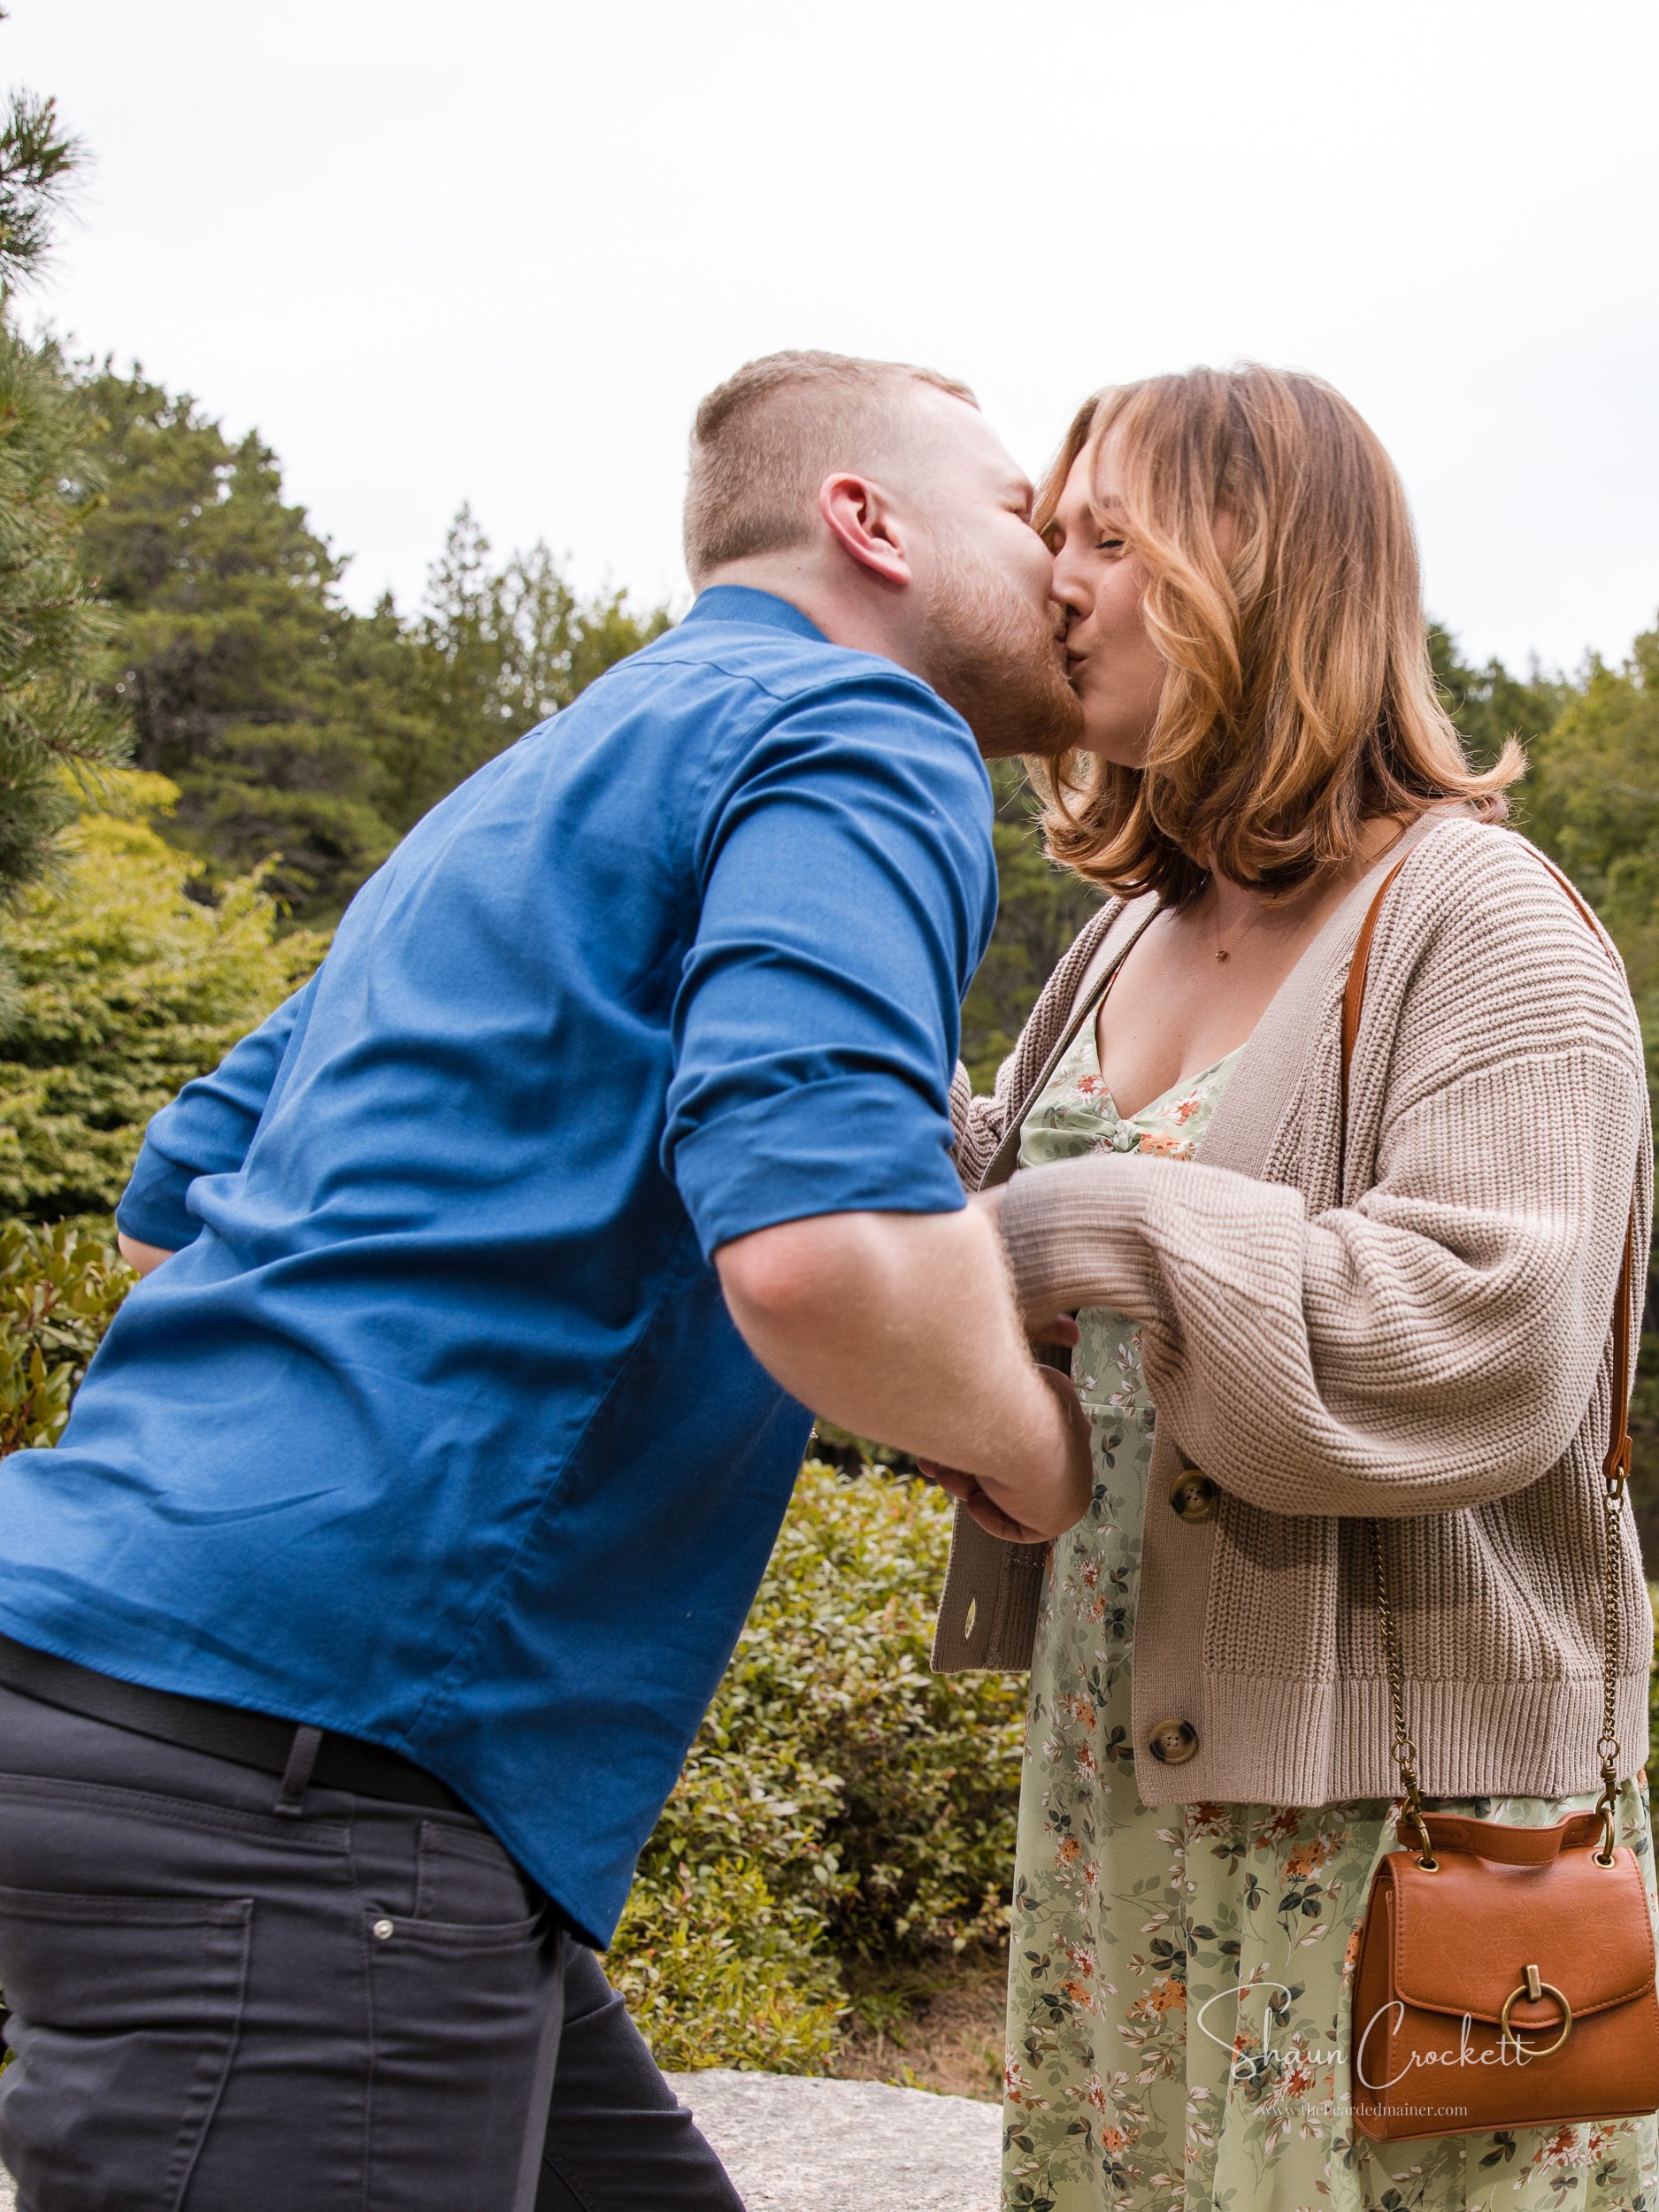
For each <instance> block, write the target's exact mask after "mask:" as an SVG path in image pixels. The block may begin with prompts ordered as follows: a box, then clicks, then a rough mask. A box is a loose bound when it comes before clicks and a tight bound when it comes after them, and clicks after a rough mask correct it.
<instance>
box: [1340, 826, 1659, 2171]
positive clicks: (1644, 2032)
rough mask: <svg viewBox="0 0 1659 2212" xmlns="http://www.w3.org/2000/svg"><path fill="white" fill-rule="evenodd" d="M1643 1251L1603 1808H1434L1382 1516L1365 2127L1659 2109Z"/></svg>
mask: <svg viewBox="0 0 1659 2212" xmlns="http://www.w3.org/2000/svg"><path fill="white" fill-rule="evenodd" d="M1403 865H1404V863H1403V862H1402V863H1401V866H1403ZM1546 865H1548V863H1546ZM1399 872H1400V871H1399V868H1395V869H1394V871H1393V872H1391V873H1390V874H1389V876H1388V877H1387V878H1386V880H1385V882H1384V884H1383V887H1382V888H1381V890H1380V891H1379V892H1378V894H1377V896H1376V898H1375V899H1374V900H1373V901H1372V902H1371V910H1370V911H1369V913H1368V914H1367V915H1366V917H1365V920H1364V923H1363V926H1362V927H1361V930H1360V933H1359V937H1358V940H1357V941H1356V945H1355V948H1354V959H1353V964H1352V965H1351V966H1350V968H1349V971H1348V989H1347V993H1346V995H1345V996H1344V999H1343V1002H1342V1119H1343V1125H1344V1133H1346V1125H1347V1120H1348V1064H1349V1062H1350V1060H1351V1058H1352V1056H1353V1050H1354V1041H1355V1039H1356V1036H1357V1035H1358V1033H1359V1019H1360V1010H1361V1007H1362V1004H1363V999H1364V992H1365V972H1366V968H1367V966H1368V964H1369V963H1370V958H1371V935H1372V932H1373V931H1374V929H1375V927H1376V925H1377V917H1378V915H1379V911H1380V910H1381V907H1382V902H1383V900H1384V899H1385V898H1386V895H1387V893H1388V889H1389V886H1390V885H1391V884H1392V883H1393V882H1394V877H1395V876H1396V875H1398V873H1399ZM1550 872H1551V874H1552V875H1555V877H1556V879H1557V880H1558V881H1559V882H1560V883H1561V884H1562V885H1563V888H1564V889H1565V890H1566V892H1567V893H1568V895H1569V896H1570V897H1571V900H1572V902H1573V904H1574V905H1575V907H1577V909H1578V912H1579V913H1580V914H1581V915H1582V916H1583V917H1584V918H1585V920H1586V923H1588V924H1590V926H1592V927H1594V923H1593V921H1592V919H1591V916H1590V912H1589V909H1588V908H1587V907H1586V905H1585V903H1584V901H1583V900H1582V899H1581V898H1580V897H1579V896H1578V893H1577V892H1576V891H1575V890H1574V889H1573V887H1572V886H1571V884H1570V883H1569V882H1568V881H1567V879H1566V878H1565V877H1564V876H1563V875H1561V874H1560V872H1559V871H1558V870H1556V869H1555V868H1551V869H1550ZM1635 1257H1636V1255H1635V1224H1634V1219H1633V1217H1632V1223H1631V1225H1630V1227H1629V1228H1628V1229H1627V1230H1626V1232H1625V1236H1624V1262H1623V1264H1622V1266H1621V1268H1620V1271H1619V1279H1618V1291H1617V1297H1616V1299H1615V1302H1614V1362H1613V1418H1612V1435H1611V1437H1610V1439H1609V1443H1608V1448H1607V1457H1606V1460H1605V1462H1604V1463H1603V1467H1602V1482H1603V1499H1602V1508H1603V1520H1604V1526H1605V1541H1606V1549H1605V1559H1606V1575H1605V1578H1604V1582H1603V1640H1602V1660H1603V1664H1602V1682H1603V1705H1602V1719H1601V1736H1600V1738H1599V1740H1598V1741H1597V1745H1596V1749H1597V1752H1598V1754H1599V1755H1600V1758H1601V1797H1600V1799H1599V1801H1598V1802H1597V1804H1596V1807H1595V1809H1594V1811H1591V1812H1585V1813H1577V1814H1572V1815H1570V1816H1567V1817H1566V1818H1564V1819H1562V1820H1558V1821H1557V1822H1556V1823H1555V1826H1554V1827H1552V1828H1511V1827H1508V1826H1506V1825H1504V1824H1502V1822H1499V1821H1491V1820H1471V1819H1467V1818H1464V1817H1463V1816H1461V1815H1457V1814H1452V1813H1434V1812H1429V1811H1426V1810H1425V1808H1424V1804H1423V1800H1422V1794H1421V1792H1420V1789H1419V1787H1418V1782H1417V1746H1416V1744H1415V1743H1414V1742H1413V1741H1412V1740H1411V1737H1410V1736H1409V1733H1408V1732H1407V1729H1406V1724H1405V1703H1404V1696H1403V1692H1402V1671H1401V1663H1400V1649H1399V1642H1398V1639H1397V1637H1396V1634H1395V1629H1394V1612H1393V1609H1392V1607H1391V1605H1390V1603H1389V1596H1388V1576H1387V1569H1386V1557H1385V1547H1384V1541H1383V1525H1382V1523H1381V1522H1380V1521H1379V1520H1372V1522H1371V1555H1372V1561H1373V1563H1374V1567H1375V1571H1376V1583H1377V1613H1378V1620H1379V1625H1380V1628H1381V1632H1382V1641H1383V1651H1384V1655H1385V1657H1386V1661H1387V1666H1388V1688H1389V1694H1390V1697H1391V1699H1392V1703H1393V1718H1394V1741H1393V1747H1392V1748H1393V1752H1394V1759H1395V1762H1396V1763H1397V1764H1398V1766H1399V1769H1400V1778H1401V1783H1402V1791H1403V1796H1404V1804H1403V1807H1402V1811H1401V1814H1400V1827H1401V1829H1402V1832H1405V1833H1407V1834H1409V1835H1410V1836H1412V1837H1413V1838H1414V1839H1415V1840H1414V1841H1413V1842H1412V1843H1410V1844H1409V1845H1405V1846H1402V1847H1401V1848H1400V1849H1398V1850H1394V1851H1390V1852H1389V1853H1387V1854H1386V1856H1385V1857H1384V1859H1383V1860H1382V1862H1381V1863H1380V1865H1379V1867H1378V1869H1377V1871H1376V1874H1375V1875H1374V1877H1373V1878H1372V1881H1371V1893H1370V1895H1369V1896H1368V1898H1367V1900H1366V1904H1365V1918H1364V1923H1363V1927H1362V1930H1361V1933H1360V1946H1359V1955H1358V1959H1357V1962H1356V1970H1355V1984H1354V2005H1353V2021H1352V2028H1351V2035H1350V2052H1349V2084H1350V2088H1349V2094H1350V2101H1351V2106H1352V2111H1353V2118H1354V2125H1355V2126H1356V2128H1357V2129H1358V2130H1359V2131H1361V2132H1362V2133H1363V2134H1365V2135H1368V2136H1370V2137H1371V2138H1372V2139H1373V2140H1375V2141H1378V2142H1398V2141H1402V2140H1405V2139H1410V2138H1414V2137H1417V2136H1427V2135H1468V2134H1476V2133H1481V2134H1484V2133H1486V2132H1488V2131H1492V2130H1495V2129H1507V2128H1539V2127H1542V2128H1552V2127H1566V2126H1576V2125H1577V2124H1579V2123H1580V2122H1583V2121H1586V2120H1624V2119H1632V2118H1634V2117H1637V2116H1641V2115H1645V2114H1647V2113H1650V2112H1653V2111H1655V2110H1656V2109H1659V1990H1656V1989H1655V1957H1654V1927H1653V1920H1652V1916H1650V1914H1649V1912H1648V1909H1647V1890H1646V1887H1645V1885H1644V1883H1643V1879H1642V1871H1641V1867H1640V1863H1639V1862H1638V1860H1637V1858H1636V1856H1635V1855H1634V1853H1633V1852H1632V1851H1631V1850H1630V1848H1629V1847H1627V1846H1626V1845H1624V1844H1620V1843H1617V1842H1615V1840H1614V1834H1615V1828H1614V1822H1615V1814H1616V1809H1617V1790H1618V1759H1619V1746H1618V1740H1617V1737H1616V1736H1615V1734H1614V1732H1613V1730H1614V1689H1615V1683H1616V1680H1617V1672H1618V1662H1619V1633H1618V1575H1619V1525H1620V1513H1621V1507H1622V1503H1623V1500H1624V1485H1625V1481H1626V1479H1627V1478H1628V1475H1629V1472H1630V1380H1631V1376H1630V1339H1631V1323H1632V1317H1633V1316H1632V1284H1633V1280H1634V1273H1635Z"/></svg>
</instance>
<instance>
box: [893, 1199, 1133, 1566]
mask: <svg viewBox="0 0 1659 2212" xmlns="http://www.w3.org/2000/svg"><path fill="white" fill-rule="evenodd" d="M1002 1195H1003V1194H1002V1188H1001V1187H1000V1186H999V1187H997V1188H995V1189H994V1190H987V1191H980V1192H978V1193H976V1194H974V1195H973V1196H972V1198H971V1199H970V1201H969V1203H970V1204H971V1205H972V1206H975V1207H977V1208H978V1209H979V1210H980V1211H982V1212H984V1213H987V1214H988V1215H989V1216H990V1217H991V1221H992V1225H993V1226H995V1225H996V1224H997V1218H998V1216H999V1215H1000V1214H1001V1212H1002ZM1026 1334H1027V1336H1028V1338H1029V1340H1030V1341H1031V1343H1032V1344H1033V1347H1035V1346H1038V1345H1055V1346H1063V1347H1064V1348H1066V1349H1067V1350H1071V1348H1074V1347H1075V1345H1076V1344H1077V1341H1078V1325H1077V1323H1076V1321H1075V1320H1074V1319H1073V1318H1072V1317H1071V1315H1070V1314H1069V1313H1061V1314H1055V1315H1053V1316H1052V1317H1049V1318H1048V1320H1045V1321H1041V1322H1038V1323H1036V1324H1034V1325H1027V1330H1026ZM1037 1372H1038V1374H1039V1376H1040V1377H1041V1379H1042V1381H1043V1382H1044V1383H1045V1384H1047V1386H1048V1387H1049V1388H1050V1389H1051V1390H1052V1391H1053V1392H1054V1394H1055V1395H1056V1398H1057V1399H1059V1400H1060V1402H1061V1404H1062V1406H1063V1408H1064V1410H1065V1413H1066V1416H1067V1420H1066V1429H1067V1444H1068V1446H1069V1451H1068V1458H1069V1459H1070V1461H1071V1468H1070V1476H1071V1486H1072V1487H1073V1488H1074V1489H1075V1488H1077V1487H1078V1486H1079V1484H1080V1486H1081V1492H1080V1497H1079V1512H1081V1511H1082V1509H1083V1508H1084V1507H1085V1506H1086V1505H1087V1497H1088V1491H1089V1488H1090V1486H1092V1482H1093V1464H1092V1459H1091V1455H1090V1438H1089V1428H1088V1418H1087V1415H1086V1414H1085V1413H1084V1411H1083V1407H1082V1403H1081V1401H1080V1400H1079V1397H1078V1394H1077V1392H1076V1390H1075V1388H1074V1387H1073V1386H1072V1384H1071V1378H1070V1377H1069V1376H1067V1375H1063V1374H1062V1373H1061V1372H1060V1371H1059V1370H1058V1369H1057V1368H1053V1367H1045V1366H1041V1365H1040V1366H1039V1367H1038V1369H1037ZM917 1466H918V1468H919V1470H920V1471H921V1472H922V1474H923V1475H924V1476H925V1477H926V1479H927V1480H928V1481H929V1482H933V1483H937V1484H938V1486H939V1487H940V1488H941V1490H943V1491H944V1492H945V1493H946V1494H948V1495H949V1496H950V1497H953V1498H956V1499H958V1500H960V1502H962V1504H963V1505H964V1506H965V1507H966V1509H967V1510H968V1513H969V1515H970V1517H972V1519H973V1520H975V1521H977V1522H978V1523H979V1526H980V1527H981V1528H982V1529H984V1530H985V1531H986V1532H987V1534H989V1535H992V1536H995V1537H998V1538H1000V1539H1001V1540H1002V1542H1003V1543H1005V1544H1041V1543H1045V1542H1047V1541H1048V1540H1049V1539H1048V1531H1046V1530H1043V1529H1037V1528H1032V1527H1029V1526H1027V1525H1025V1523H1023V1522H1021V1521H1018V1520H1017V1519H1015V1518H1014V1517H1013V1516H1012V1515H1011V1514H1010V1513H1007V1512H1005V1511H1004V1510H1003V1509H1002V1507H1001V1506H1000V1505H998V1504H997V1503H996V1502H995V1499H993V1498H992V1497H991V1496H990V1495H989V1494H988V1493H987V1491H986V1489H985V1488H984V1486H983V1485H982V1484H981V1483H980V1481H979V1477H978V1476H977V1475H972V1474H969V1473H968V1472H967V1471H965V1470H964V1469H963V1468H960V1467H947V1466H945V1465H943V1464H941V1462H939V1461H938V1460H934V1459H918V1461H917Z"/></svg>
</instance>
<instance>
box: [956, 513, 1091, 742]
mask: <svg viewBox="0 0 1659 2212" xmlns="http://www.w3.org/2000/svg"><path fill="white" fill-rule="evenodd" d="M926 677H927V680H928V682H929V683H931V684H932V685H933V689H934V690H935V691H936V692H937V693H938V694H939V695H940V697H941V699H943V700H944V701H945V702H946V703H947V704H948V705H949V706H953V707H955V709H956V712H957V713H958V714H959V715H960V716H961V717H962V718H963V720H964V722H965V723H966V724H967V726H968V727H969V728H970V729H971V730H972V732H973V734H974V737H975V739H976V740H977V741H978V743H979V750H980V752H981V753H982V754H983V755H984V757H985V758H986V759H987V760H1004V759H1007V758H1008V757H1010V755H1012V754H1016V753H1041V754H1045V755H1048V756H1053V755H1055V754H1056V753H1064V752H1069V751H1070V750H1071V748H1072V746H1074V745H1076V744H1077V743H1078V741H1079V739H1080V738H1081V736H1082V734H1083V710H1082V708H1081V707H1080V706H1079V703H1078V698H1077V694H1076V693H1075V692H1074V691H1073V690H1072V688H1071V685H1070V684H1069V683H1068V682H1067V681H1066V679H1065V671H1064V667H1063V666H1062V664H1061V659H1060V652H1059V648H1058V645H1057V643H1056V634H1055V624H1054V618H1053V617H1052V616H1051V615H1050V614H1049V613H1048V611H1046V610H1043V611H1039V610H1038V609H1037V608H1035V607H1033V605H1032V604H1031V603H1030V602H1029V600H1026V599H1023V598H1021V597H1020V596H1019V595H1018V593H1017V592H1016V591H1015V589H1014V588H1013V587H1012V586H1011V585H1010V583H1008V582H1007V581H1006V580H1004V579H1003V578H1002V577H1001V576H1000V575H998V574H997V573H996V572H995V571H987V570H986V569H985V568H984V567H983V566H976V565H975V564H974V563H973V562H972V560H970V559H967V558H964V557H963V556H962V555H961V554H960V553H959V552H956V551H953V550H952V549H949V548H941V580H940V582H939V584H938V586H937V587H936V588H935V590H934V593H933V603H932V605H931V606H930V607H929V609H928V612H927V667H926Z"/></svg>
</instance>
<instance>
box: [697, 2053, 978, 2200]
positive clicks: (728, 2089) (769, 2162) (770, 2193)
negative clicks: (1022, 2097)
mask: <svg viewBox="0 0 1659 2212" xmlns="http://www.w3.org/2000/svg"><path fill="white" fill-rule="evenodd" d="M668 2078H669V2080H670V2081H671V2082H672V2084H673V2088H674V2094H675V2095H676V2096H677V2097H678V2098H679V2099H680V2102H681V2103H682V2104H686V2105H689V2106H690V2108H691V2109H692V2111H693V2113H694V2114H695V2116H696V2121H697V2125H698V2126H699V2127H700V2128H701V2129H702V2130H703V2133H704V2134H705V2135H706V2136H707V2137H708V2139H709V2140H710V2143H712V2144H713V2146H714V2147H715V2149H716V2150H717V2151H718V2153H719V2154H720V2156H721V2157H722V2158H723V2159H724V2160H725V2162H726V2167H727V2169H728V2170H729V2171H730V2173H731V2176H732V2179H733V2182H735V2184H736V2185H737V2190H738V2193H739V2195H740V2196H741V2198H742V2199H743V2201H744V2203H745V2204H746V2205H747V2206H748V2208H749V2212H855V2208H856V2212H997V2201H998V2195H999V2186H998V2184H999V2171H998V2166H999V2156H1000V2152H1001V2147H1002V2108H1001V2107H1000V2106H998V2105H994V2104H979V2103H978V2102H976V2101H974V2100H973V2099H972V2098H969V2097H937V2096H933V2094H931V2093H929V2092H928V2091H926V2090H925V2089H891V2088H888V2087H887V2085H885V2084H884V2083H881V2082H874V2081H822V2080H818V2079H817V2078H805V2077H803V2076H799V2075H789V2074H745V2073H737V2072H734V2071H731V2070H727V2069H726V2068H724V2067H717V2068H711V2069H710V2070H709V2071H708V2072H706V2073H697V2074H671V2075H670V2076H669V2077H668Z"/></svg>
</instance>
